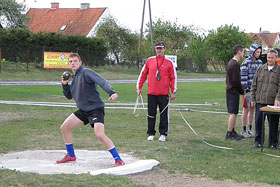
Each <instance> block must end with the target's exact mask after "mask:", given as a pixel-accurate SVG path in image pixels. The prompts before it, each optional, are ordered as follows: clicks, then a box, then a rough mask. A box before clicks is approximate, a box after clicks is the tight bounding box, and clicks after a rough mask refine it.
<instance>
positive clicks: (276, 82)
mask: <svg viewBox="0 0 280 187" xmlns="http://www.w3.org/2000/svg"><path fill="white" fill-rule="evenodd" d="M277 57H278V52H277V51H276V50H274V49H272V50H270V51H269V52H268V54H267V64H265V65H263V66H261V67H260V68H259V69H258V70H257V72H256V74H255V76H254V79H253V83H252V88H251V106H253V107H256V115H255V130H256V134H255V144H254V147H256V148H259V147H261V143H264V142H261V141H262V116H263V112H261V111H260V108H262V107H264V106H267V105H274V106H280V67H279V66H278V65H277V64H276V59H277ZM267 118H268V124H269V141H268V145H269V147H270V148H271V149H278V123H279V116H278V115H267ZM263 139H264V138H263Z"/></svg>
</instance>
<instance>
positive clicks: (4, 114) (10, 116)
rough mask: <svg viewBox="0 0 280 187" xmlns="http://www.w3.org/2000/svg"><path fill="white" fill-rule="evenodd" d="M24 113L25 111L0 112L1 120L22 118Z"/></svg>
mask: <svg viewBox="0 0 280 187" xmlns="http://www.w3.org/2000/svg"><path fill="white" fill-rule="evenodd" d="M24 115H26V114H25V113H24V112H0V121H9V120H20V119H22V118H23V117H24Z"/></svg>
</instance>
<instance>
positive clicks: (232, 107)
mask: <svg viewBox="0 0 280 187" xmlns="http://www.w3.org/2000/svg"><path fill="white" fill-rule="evenodd" d="M226 100H227V110H228V113H229V114H238V110H239V94H233V93H229V92H227V93H226Z"/></svg>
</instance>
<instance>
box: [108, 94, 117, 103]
mask: <svg viewBox="0 0 280 187" xmlns="http://www.w3.org/2000/svg"><path fill="white" fill-rule="evenodd" d="M117 98H118V94H116V93H114V94H112V95H111V96H110V97H109V99H108V101H114V100H116V99H117Z"/></svg>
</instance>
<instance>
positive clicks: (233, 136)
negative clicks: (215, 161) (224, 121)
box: [226, 132, 244, 141]
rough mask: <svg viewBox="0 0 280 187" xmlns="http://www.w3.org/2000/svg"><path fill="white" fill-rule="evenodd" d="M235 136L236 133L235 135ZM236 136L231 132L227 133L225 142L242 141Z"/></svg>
mask: <svg viewBox="0 0 280 187" xmlns="http://www.w3.org/2000/svg"><path fill="white" fill-rule="evenodd" d="M236 134H237V133H236ZM236 134H234V133H233V132H227V134H226V140H237V141H239V140H241V139H243V138H244V137H243V136H242V137H243V138H242V137H241V136H240V135H238V134H237V135H236Z"/></svg>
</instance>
